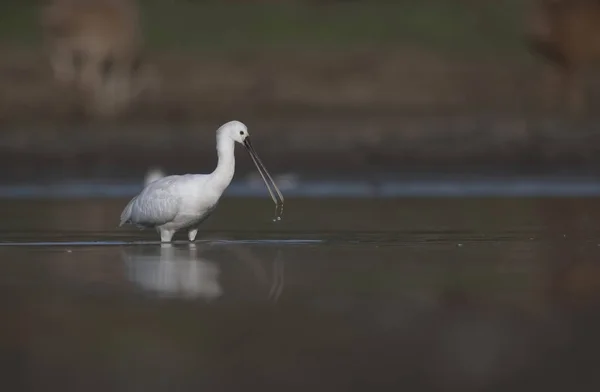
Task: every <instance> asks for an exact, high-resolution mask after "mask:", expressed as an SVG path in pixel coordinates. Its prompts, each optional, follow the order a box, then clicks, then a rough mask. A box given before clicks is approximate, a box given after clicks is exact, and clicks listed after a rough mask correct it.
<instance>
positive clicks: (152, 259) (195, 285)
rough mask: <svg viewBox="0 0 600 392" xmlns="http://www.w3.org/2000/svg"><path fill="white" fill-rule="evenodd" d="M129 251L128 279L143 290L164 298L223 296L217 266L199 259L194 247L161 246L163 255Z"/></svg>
mask: <svg viewBox="0 0 600 392" xmlns="http://www.w3.org/2000/svg"><path fill="white" fill-rule="evenodd" d="M146 249H147V250H150V251H152V253H150V254H144V253H143V252H142V251H126V252H125V254H124V261H125V264H126V266H127V274H128V276H129V279H130V280H131V281H133V282H134V283H136V284H137V285H138V286H139V287H140V288H142V289H144V290H146V291H150V292H154V293H157V294H158V295H160V296H162V297H179V298H190V299H195V298H204V299H206V300H213V299H216V298H218V297H220V296H221V295H222V293H223V290H222V288H221V285H220V284H219V280H218V278H219V274H220V270H219V267H218V265H217V264H216V263H214V262H212V261H210V260H207V259H205V258H203V257H200V256H199V254H198V249H197V247H196V245H195V244H189V245H188V246H187V247H186V248H176V247H175V246H173V245H172V244H161V246H160V254H159V255H157V254H156V250H155V249H156V248H146Z"/></svg>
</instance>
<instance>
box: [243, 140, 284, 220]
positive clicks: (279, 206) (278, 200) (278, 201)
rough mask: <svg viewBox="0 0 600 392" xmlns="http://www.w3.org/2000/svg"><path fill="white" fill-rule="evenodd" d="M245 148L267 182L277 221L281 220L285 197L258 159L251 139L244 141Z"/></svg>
mask: <svg viewBox="0 0 600 392" xmlns="http://www.w3.org/2000/svg"><path fill="white" fill-rule="evenodd" d="M244 147H246V150H248V154H249V155H250V158H252V161H253V162H254V164H255V165H256V169H258V172H259V173H260V176H261V177H262V179H263V181H264V182H265V185H266V186H267V190H268V191H269V194H270V195H271V199H273V203H275V208H276V213H277V219H279V217H280V216H281V213H282V212H283V196H282V195H281V192H280V191H279V188H277V185H276V184H275V181H273V177H271V175H270V174H269V171H268V170H267V168H266V167H265V165H264V164H263V163H262V161H261V160H260V158H259V157H258V154H257V153H256V151H255V150H254V147H252V143H251V142H250V138H249V137H246V139H244ZM271 187H273V189H274V190H275V193H274V192H273V189H271Z"/></svg>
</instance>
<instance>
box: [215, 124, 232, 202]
mask: <svg viewBox="0 0 600 392" xmlns="http://www.w3.org/2000/svg"><path fill="white" fill-rule="evenodd" d="M234 149H235V142H234V141H233V140H231V138H229V137H226V136H225V135H221V134H219V135H217V156H218V159H219V161H218V163H217V168H216V169H215V171H213V172H212V174H211V176H212V180H211V182H213V183H214V184H215V185H216V186H217V187H218V188H219V189H220V190H221V191H224V190H225V188H227V186H229V183H230V182H231V180H232V178H233V173H234V172H235V156H234Z"/></svg>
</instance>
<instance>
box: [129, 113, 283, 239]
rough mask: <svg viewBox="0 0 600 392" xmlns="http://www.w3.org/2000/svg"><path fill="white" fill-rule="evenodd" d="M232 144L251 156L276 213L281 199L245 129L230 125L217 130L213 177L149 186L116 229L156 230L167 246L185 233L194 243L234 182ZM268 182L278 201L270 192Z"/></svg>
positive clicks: (179, 177)
mask: <svg viewBox="0 0 600 392" xmlns="http://www.w3.org/2000/svg"><path fill="white" fill-rule="evenodd" d="M235 142H238V143H242V144H243V145H244V146H245V147H246V149H247V150H248V152H249V153H250V156H251V157H252V160H253V161H254V163H255V164H256V167H257V169H258V171H259V173H260V174H261V176H262V177H263V179H264V181H265V185H266V186H267V189H268V190H269V193H270V194H271V197H272V198H273V201H274V202H275V204H276V206H277V207H278V209H277V211H279V207H280V206H283V197H282V196H281V192H279V189H278V188H277V186H276V185H275V183H274V181H273V179H272V178H271V176H270V175H269V173H268V171H267V170H266V168H265V167H264V165H263V164H262V162H261V160H260V158H259V157H258V155H257V154H256V152H255V151H254V149H253V147H252V144H251V143H250V138H249V134H248V129H247V128H246V126H245V125H244V124H243V123H241V122H239V121H231V122H228V123H226V124H224V125H223V126H221V127H220V128H219V129H218V130H217V155H218V164H217V167H216V169H215V170H214V171H213V172H212V173H210V174H185V175H173V176H167V177H163V178H160V179H157V180H155V181H152V182H150V183H149V184H148V185H146V187H145V188H144V189H143V190H142V192H141V193H140V194H139V195H137V196H135V197H134V198H133V199H131V201H130V202H129V203H128V204H127V206H125V208H124V210H123V212H122V213H121V222H120V225H119V226H122V225H123V224H126V223H129V224H133V225H135V226H138V227H140V228H156V230H157V231H158V232H160V238H161V241H162V242H170V241H171V239H172V238H173V235H174V234H175V232H176V231H178V230H181V229H185V230H187V231H188V239H189V240H190V241H194V240H195V239H196V235H197V233H198V227H199V225H200V224H201V223H202V222H203V221H204V220H205V219H206V218H208V217H209V216H210V214H211V213H212V212H213V211H214V209H215V208H216V206H217V204H218V202H219V199H220V198H221V195H222V194H223V192H224V191H225V189H226V188H227V187H228V186H229V183H230V182H231V180H232V178H233V174H234V171H235V157H234V149H235ZM267 178H268V179H269V180H270V181H271V185H272V186H273V188H274V189H275V191H276V194H277V196H279V199H276V197H275V195H274V194H273V192H272V191H271V188H270V187H269V182H268V181H267Z"/></svg>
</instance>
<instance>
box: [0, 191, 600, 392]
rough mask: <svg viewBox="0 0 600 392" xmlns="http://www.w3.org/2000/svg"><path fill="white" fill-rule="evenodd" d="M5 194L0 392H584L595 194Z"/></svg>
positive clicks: (590, 377) (593, 293) (597, 258)
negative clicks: (207, 198)
mask: <svg viewBox="0 0 600 392" xmlns="http://www.w3.org/2000/svg"><path fill="white" fill-rule="evenodd" d="M125 202H126V200H125V199H95V200H94V199H72V200H68V201H65V200H60V199H55V200H37V199H29V200H20V201H10V200H8V199H5V200H2V201H0V216H2V218H3V219H2V225H1V226H0V230H1V233H0V239H1V240H0V294H1V295H0V301H1V306H0V312H2V322H1V325H0V372H2V377H1V378H0V380H1V382H2V383H3V385H4V386H5V387H6V390H11V391H22V390H23V391H25V390H27V391H29V390H31V391H38V390H39V391H42V390H43V391H46V390H61V391H103V392H104V391H145V392H153V391H199V390H204V391H240V390H244V389H246V388H249V387H255V388H259V390H269V391H271V390H273V391H307V390H318V391H328V392H331V391H338V390H339V391H341V390H344V391H348V390H357V391H359V390H360V391H369V390H372V389H373V388H384V387H385V388H390V387H394V388H410V389H408V390H411V391H415V390H440V391H442V390H443V391H447V390H450V389H456V390H462V391H466V390H497V391H506V390H523V391H525V390H527V391H532V390H544V391H548V390H561V391H562V390H598V389H597V388H598V387H600V375H599V374H598V372H597V365H598V360H597V358H598V349H600V338H599V336H598V333H599V332H598V331H600V312H599V310H600V229H599V227H598V222H599V221H600V200H597V199H595V198H573V199H565V198H562V199H558V198H555V199H552V198H544V199H536V198H524V199H508V198H505V199H501V198H498V199H494V198H479V199H476V198H471V199H458V198H456V199H443V198H429V199H410V198H404V199H394V198H387V199H336V198H328V199H325V200H318V199H293V198H290V199H288V200H287V201H286V211H285V214H284V220H283V221H282V222H280V223H277V224H274V223H272V222H271V221H270V218H271V217H272V215H273V212H274V211H273V208H272V204H271V202H270V200H269V199H268V198H260V199H250V198H248V199H244V198H236V199H233V198H232V199H227V200H224V201H223V202H222V204H221V205H220V207H219V209H218V210H217V212H216V213H215V214H214V215H213V217H212V218H211V219H210V220H209V221H208V222H207V223H206V225H205V226H204V229H205V230H204V232H203V233H202V234H199V238H200V241H197V242H196V243H195V244H194V245H190V244H188V243H187V242H186V241H184V238H185V235H184V234H180V235H179V236H177V237H176V239H177V242H176V243H175V244H173V245H160V244H159V243H158V242H157V239H158V237H157V235H156V233H154V232H152V231H138V230H136V229H131V228H126V229H123V228H121V229H117V228H116V225H117V223H118V216H119V214H120V211H121V209H122V207H123V206H124V204H125Z"/></svg>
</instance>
